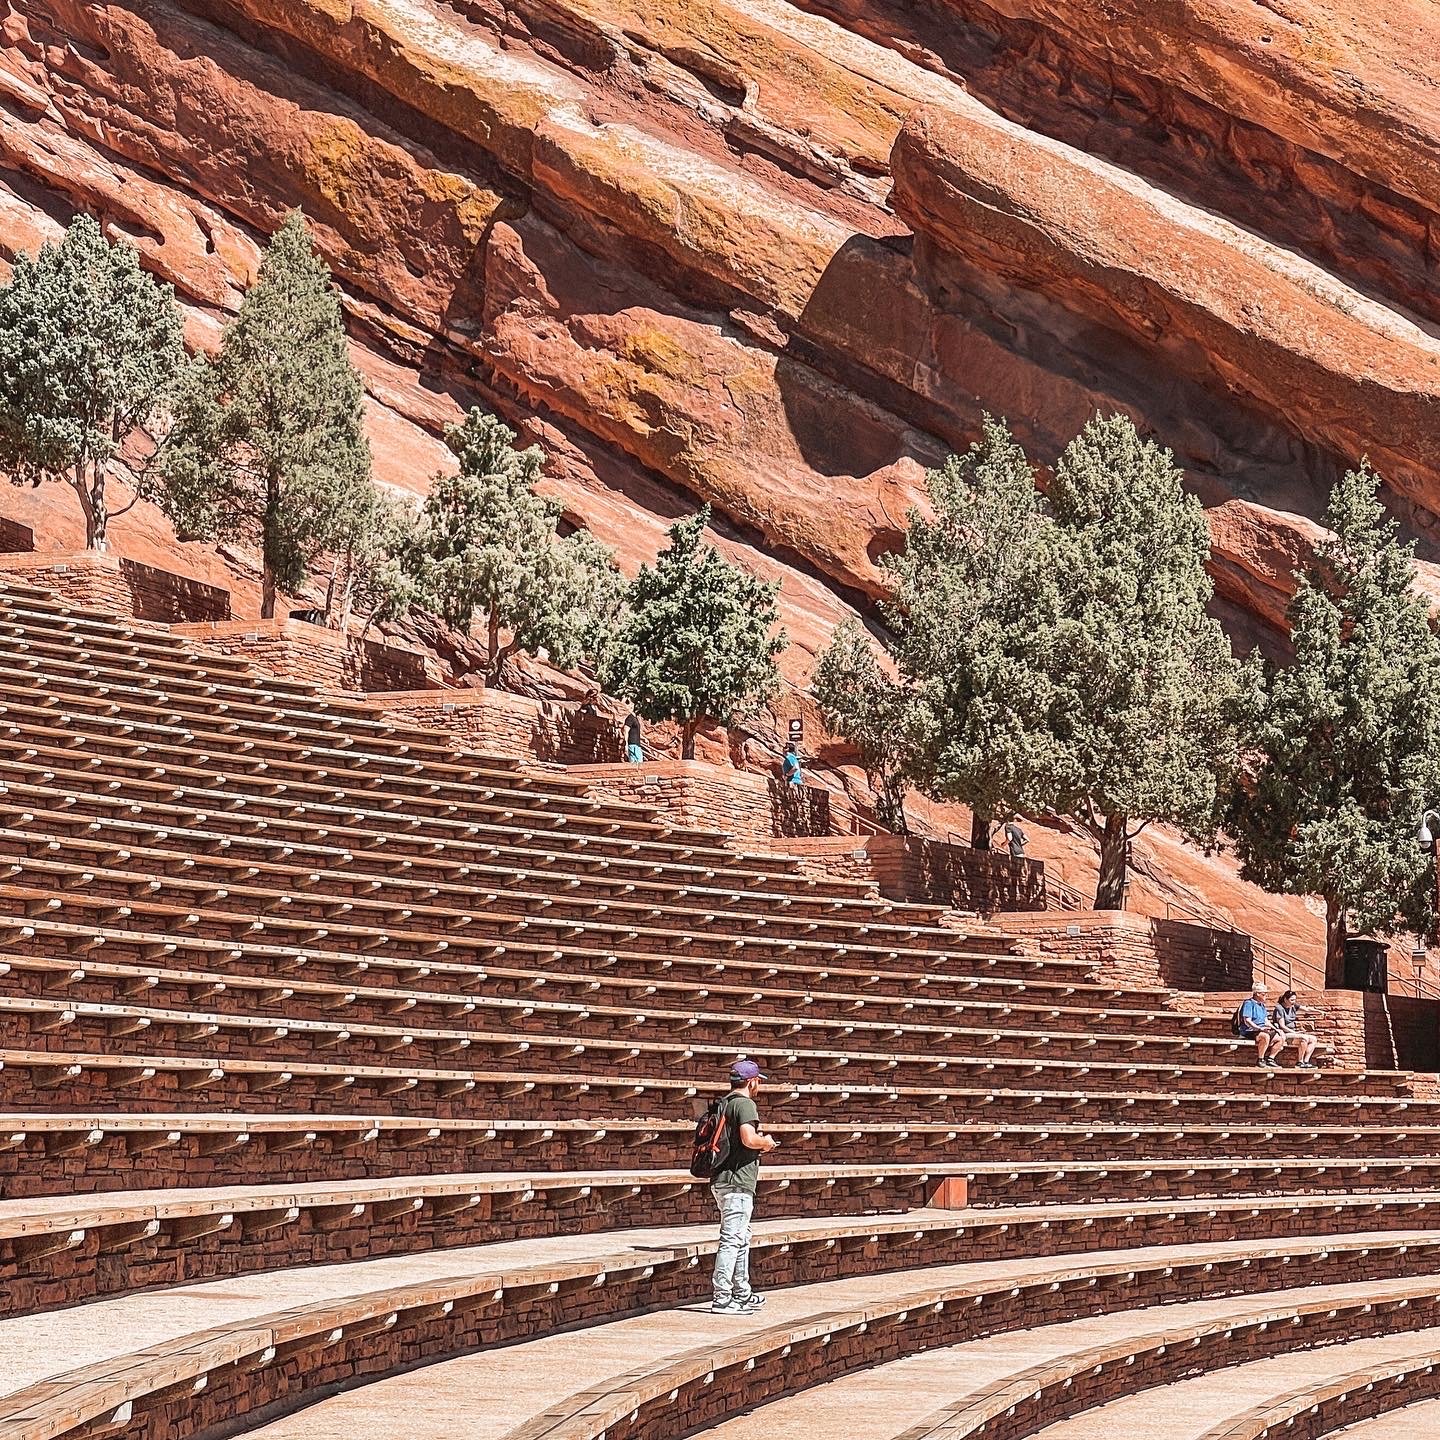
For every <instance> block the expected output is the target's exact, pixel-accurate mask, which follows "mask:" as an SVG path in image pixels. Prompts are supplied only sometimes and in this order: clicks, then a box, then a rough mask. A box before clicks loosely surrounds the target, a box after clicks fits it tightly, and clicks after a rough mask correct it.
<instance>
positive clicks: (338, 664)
mask: <svg viewBox="0 0 1440 1440" xmlns="http://www.w3.org/2000/svg"><path fill="white" fill-rule="evenodd" d="M175 631H176V633H177V634H180V635H185V636H188V637H189V638H190V639H193V640H199V641H201V642H203V643H204V644H205V645H207V646H209V647H210V648H211V649H214V650H218V651H220V652H221V653H222V654H224V655H232V656H235V657H237V658H239V659H243V660H249V661H250V662H251V663H253V664H255V665H257V666H259V668H260V669H262V670H268V671H269V672H270V673H271V674H272V675H280V676H283V677H284V678H285V679H287V680H297V681H299V682H301V683H302V684H306V685H317V686H319V687H320V688H322V689H325V690H348V691H351V692H356V691H359V692H374V691H388V690H403V691H414V690H418V689H421V688H422V687H423V686H425V685H426V684H427V683H428V679H429V677H428V676H427V674H426V671H425V657H424V656H423V655H422V654H420V652H419V651H418V650H411V649H409V648H408V647H404V646H400V645H394V644H387V643H385V642H383V641H378V640H370V639H364V640H362V639H361V638H360V637H359V636H357V635H345V634H342V633H341V632H340V631H338V630H327V629H325V628H324V627H323V626H320V625H311V624H309V623H308V622H306V621H303V620H288V619H286V620H233V621H230V622H228V623H226V624H205V625H177V626H176V627H175Z"/></svg>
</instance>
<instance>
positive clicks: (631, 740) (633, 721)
mask: <svg viewBox="0 0 1440 1440" xmlns="http://www.w3.org/2000/svg"><path fill="white" fill-rule="evenodd" d="M625 759H626V761H627V762H628V763H629V764H631V765H643V764H644V763H645V752H644V750H642V749H641V748H640V717H639V716H638V715H637V714H636V713H635V712H634V711H633V710H632V711H631V712H630V713H629V714H628V715H627V716H626V717H625Z"/></svg>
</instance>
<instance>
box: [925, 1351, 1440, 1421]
mask: <svg viewBox="0 0 1440 1440" xmlns="http://www.w3.org/2000/svg"><path fill="white" fill-rule="evenodd" d="M1336 1368H1339V1369H1340V1371H1341V1373H1340V1374H1338V1375H1337V1374H1335V1373H1334V1372H1335V1369H1336ZM1437 1397H1440V1345H1437V1346H1433V1347H1431V1348H1428V1349H1426V1350H1424V1351H1422V1352H1421V1353H1419V1354H1415V1355H1407V1356H1405V1357H1404V1358H1397V1359H1394V1360H1388V1361H1374V1360H1372V1361H1369V1362H1367V1363H1366V1364H1364V1365H1361V1366H1359V1367H1356V1368H1350V1364H1349V1356H1348V1355H1347V1354H1346V1353H1345V1352H1344V1351H1343V1350H1341V1351H1340V1352H1339V1353H1338V1354H1337V1355H1336V1356H1335V1358H1334V1363H1333V1365H1332V1366H1331V1370H1330V1373H1329V1374H1328V1375H1327V1377H1326V1378H1325V1379H1324V1380H1323V1381H1321V1382H1319V1383H1317V1382H1316V1381H1314V1380H1307V1381H1305V1382H1304V1383H1303V1384H1301V1385H1299V1386H1296V1387H1293V1388H1291V1389H1289V1390H1286V1391H1284V1392H1282V1393H1281V1394H1278V1395H1273V1396H1272V1397H1271V1398H1270V1399H1268V1400H1265V1401H1263V1402H1261V1403H1260V1404H1259V1405H1252V1406H1251V1407H1250V1408H1249V1409H1247V1410H1245V1411H1243V1412H1242V1413H1240V1414H1239V1415H1227V1416H1226V1417H1225V1418H1224V1419H1223V1420H1217V1421H1216V1422H1215V1424H1214V1425H1212V1426H1211V1427H1210V1428H1209V1429H1208V1430H1207V1431H1206V1432H1205V1434H1204V1435H1203V1436H1202V1437H1201V1440H1318V1437H1321V1436H1328V1435H1335V1436H1339V1435H1342V1434H1343V1435H1344V1436H1345V1437H1346V1440H1372V1437H1373V1440H1379V1434H1380V1433H1382V1432H1380V1431H1377V1430H1372V1429H1371V1428H1370V1427H1369V1426H1368V1425H1366V1424H1365V1423H1364V1422H1366V1421H1377V1417H1387V1416H1388V1417H1389V1419H1388V1421H1387V1420H1383V1419H1382V1420H1378V1422H1377V1423H1378V1424H1379V1425H1381V1426H1383V1433H1385V1434H1387V1435H1389V1436H1394V1435H1397V1434H1406V1435H1414V1436H1419V1437H1423V1436H1424V1433H1425V1430H1426V1429H1427V1428H1433V1426H1434V1424H1435V1419H1436V1414H1435V1401H1436V1399H1437ZM1424 1402H1429V1403H1428V1404H1426V1403H1424ZM1411 1406H1416V1407H1421V1408H1420V1409H1416V1410H1414V1411H1412V1410H1411V1409H1410V1407H1411ZM1422 1409H1423V1413H1422ZM905 1440H910V1437H905ZM915 1440H921V1437H915ZM936 1440H940V1437H938V1436H937V1437H936ZM946 1440H949V1437H946Z"/></svg>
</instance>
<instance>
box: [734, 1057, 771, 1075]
mask: <svg viewBox="0 0 1440 1440" xmlns="http://www.w3.org/2000/svg"><path fill="white" fill-rule="evenodd" d="M730 1078H731V1079H732V1080H763V1079H764V1078H765V1076H764V1073H763V1072H762V1071H761V1069H760V1067H759V1066H758V1065H757V1064H756V1063H755V1062H754V1061H753V1060H737V1061H736V1062H735V1063H734V1064H733V1065H732V1066H731V1067H730Z"/></svg>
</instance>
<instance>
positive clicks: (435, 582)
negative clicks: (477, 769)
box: [409, 409, 624, 681]
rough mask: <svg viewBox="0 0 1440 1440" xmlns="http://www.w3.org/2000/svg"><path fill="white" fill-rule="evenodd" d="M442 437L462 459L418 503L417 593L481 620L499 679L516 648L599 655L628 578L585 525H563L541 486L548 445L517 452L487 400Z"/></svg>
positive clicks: (558, 659) (555, 655) (571, 660)
mask: <svg viewBox="0 0 1440 1440" xmlns="http://www.w3.org/2000/svg"><path fill="white" fill-rule="evenodd" d="M445 438H446V443H447V444H448V445H449V446H450V448H451V450H453V451H454V452H455V457H456V459H457V460H458V462H459V469H458V470H457V471H456V472H455V473H454V474H443V475H437V476H436V477H435V479H434V481H433V482H432V485H431V490H430V495H429V497H428V498H427V500H426V501H425V504H424V506H423V508H422V510H421V515H420V526H419V531H418V534H417V537H416V543H415V545H414V547H413V549H412V550H411V554H410V560H409V569H410V573H411V575H412V576H413V579H414V581H415V587H416V595H415V602H416V603H417V604H419V605H420V606H422V607H423V608H425V609H427V610H431V611H433V612H434V613H435V614H437V615H439V616H440V617H441V618H442V619H443V620H445V622H446V623H447V624H449V625H452V626H454V627H455V628H457V629H459V630H462V631H466V632H468V631H469V629H470V626H471V625H472V624H473V623H474V621H475V620H476V619H477V618H480V619H483V620H484V622H485V627H486V638H487V644H488V663H487V670H488V673H489V676H490V678H491V680H492V681H493V680H495V679H497V678H498V677H499V674H500V672H501V669H502V668H503V666H504V664H505V661H506V660H507V659H508V657H509V656H510V655H511V654H513V653H514V652H515V651H516V650H521V649H523V650H529V651H532V652H533V651H538V650H542V649H543V650H545V651H546V652H547V653H548V655H549V657H550V659H551V660H552V661H553V662H554V663H555V664H556V665H559V666H561V667H562V668H567V669H568V668H571V667H573V666H574V665H576V664H578V663H579V662H580V661H581V660H582V659H592V660H593V659H598V658H599V657H600V656H601V654H602V653H603V651H604V649H605V646H606V644H607V643H608V639H609V635H610V633H611V631H612V629H613V627H614V623H615V617H616V615H617V614H618V612H619V608H620V603H621V599H622V597H623V594H624V580H623V578H622V577H621V575H620V572H619V570H618V569H617V567H616V565H615V557H614V556H613V555H612V554H611V553H610V551H609V550H607V549H606V548H605V547H604V546H603V545H601V544H600V542H599V541H598V540H596V539H595V537H594V536H593V535H591V534H590V533H589V532H588V531H585V530H581V531H577V532H576V533H574V534H573V535H570V536H568V537H566V538H563V539H562V538H561V536H560V535H559V533H558V532H557V529H556V527H557V525H558V523H559V520H560V515H561V508H560V505H559V504H558V503H557V502H556V501H554V500H551V499H547V498H545V497H543V496H540V495H537V494H536V493H535V486H536V484H537V482H538V481H539V479H540V475H541V471H542V470H543V468H544V459H543V457H542V455H541V453H540V450H539V447H538V446H533V445H532V446H531V447H530V448H529V449H526V450H516V449H515V443H514V442H515V433H514V431H512V430H510V429H509V428H508V427H507V426H505V425H503V424H502V423H501V422H500V421H499V420H497V419H496V418H495V417H494V416H493V415H486V414H485V413H484V412H483V411H481V410H478V409H477V410H472V411H471V412H470V413H469V415H468V416H466V418H465V420H464V422H463V423H462V424H460V425H456V426H452V427H451V429H450V430H449V432H448V433H447V434H446V437H445ZM505 631H508V632H509V636H510V638H509V640H508V641H506V642H504V643H502V641H501V635H502V632H505Z"/></svg>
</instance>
